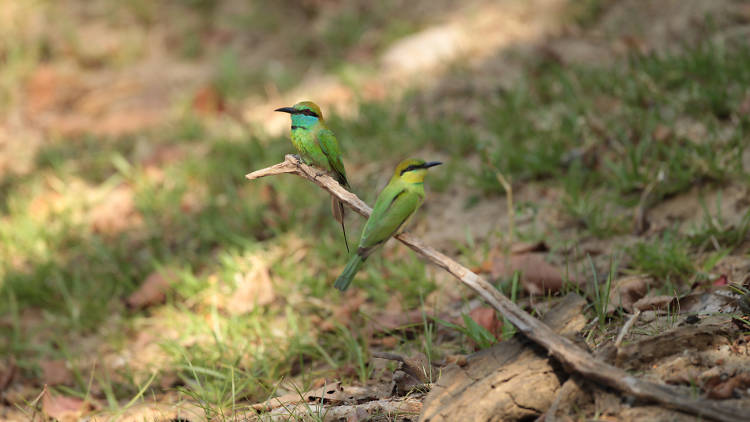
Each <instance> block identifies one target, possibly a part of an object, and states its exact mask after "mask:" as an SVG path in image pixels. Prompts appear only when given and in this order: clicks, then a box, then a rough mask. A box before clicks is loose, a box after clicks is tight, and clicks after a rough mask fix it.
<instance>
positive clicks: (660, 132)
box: [651, 125, 672, 142]
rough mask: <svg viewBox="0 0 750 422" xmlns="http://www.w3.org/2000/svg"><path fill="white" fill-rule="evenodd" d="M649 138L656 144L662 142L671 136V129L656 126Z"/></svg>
mask: <svg viewBox="0 0 750 422" xmlns="http://www.w3.org/2000/svg"><path fill="white" fill-rule="evenodd" d="M651 136H652V137H653V138H654V140H655V141H657V142H664V141H666V140H667V139H668V138H670V137H671V136H672V129H670V128H669V127H668V126H664V125H657V126H656V128H654V131H653V133H652V134H651Z"/></svg>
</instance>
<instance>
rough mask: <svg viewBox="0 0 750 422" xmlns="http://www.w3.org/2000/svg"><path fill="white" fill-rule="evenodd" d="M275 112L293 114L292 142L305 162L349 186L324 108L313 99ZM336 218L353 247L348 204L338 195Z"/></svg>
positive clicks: (334, 136) (333, 198) (335, 203)
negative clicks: (347, 220) (346, 224)
mask: <svg viewBox="0 0 750 422" xmlns="http://www.w3.org/2000/svg"><path fill="white" fill-rule="evenodd" d="M275 111H281V112H284V113H289V114H291V116H292V144H293V145H294V148H295V149H297V152H298V153H299V156H300V158H301V159H302V161H304V162H305V164H308V165H313V166H315V167H318V168H319V169H322V170H325V171H327V172H328V173H330V174H331V175H332V176H333V178H334V179H336V181H338V182H339V183H340V184H341V186H343V187H345V188H347V189H349V182H348V181H347V180H346V170H345V169H344V162H343V161H342V160H341V150H340V149H339V143H338V141H337V140H336V135H334V134H333V132H332V131H331V129H328V126H327V125H326V122H325V120H323V113H321V112H320V107H318V105H317V104H315V103H314V102H312V101H302V102H299V103H297V104H295V105H293V106H291V107H282V108H277V109H276V110H275ZM331 199H332V201H331V210H332V211H333V218H335V219H336V221H338V222H339V223H341V230H342V231H343V232H344V244H346V250H347V251H348V250H349V243H348V242H347V240H346V227H344V204H343V203H341V202H340V201H339V200H337V199H336V198H335V197H332V198H331Z"/></svg>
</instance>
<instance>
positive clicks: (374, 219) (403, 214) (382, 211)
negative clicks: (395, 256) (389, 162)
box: [359, 185, 422, 256]
mask: <svg viewBox="0 0 750 422" xmlns="http://www.w3.org/2000/svg"><path fill="white" fill-rule="evenodd" d="M421 201H422V198H421V197H420V196H419V194H417V193H415V192H413V191H410V190H408V189H406V188H404V187H401V186H391V185H389V186H386V188H385V189H383V192H381V193H380V195H379V196H378V199H377V201H376V202H375V208H373V211H372V215H370V218H369V219H368V220H367V223H366V224H365V228H364V229H363V230H362V237H361V239H360V241H359V247H360V249H364V251H363V252H365V254H364V256H367V255H369V253H368V252H369V249H372V248H374V247H376V246H378V245H379V244H381V243H383V242H385V241H386V240H388V239H389V238H390V237H391V236H393V235H394V234H396V232H397V231H398V229H399V228H401V226H402V225H403V224H404V223H405V222H406V221H407V220H408V219H409V217H410V216H411V215H412V214H413V213H414V211H416V209H417V208H418V207H419V205H420V204H421Z"/></svg>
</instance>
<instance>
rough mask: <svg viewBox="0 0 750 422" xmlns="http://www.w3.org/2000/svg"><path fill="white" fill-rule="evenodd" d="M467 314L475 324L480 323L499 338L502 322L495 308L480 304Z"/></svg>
mask: <svg viewBox="0 0 750 422" xmlns="http://www.w3.org/2000/svg"><path fill="white" fill-rule="evenodd" d="M469 316H470V317H471V319H473V320H474V322H476V323H477V324H479V325H481V326H482V327H483V328H484V329H486V330H487V331H489V332H490V333H491V334H492V335H493V336H495V338H496V339H498V340H499V339H500V336H501V334H502V332H503V324H502V321H500V320H499V319H498V318H497V312H496V311H495V309H493V308H490V307H489V306H480V307H478V308H474V309H472V310H471V312H469Z"/></svg>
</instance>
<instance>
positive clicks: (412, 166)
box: [401, 164, 424, 174]
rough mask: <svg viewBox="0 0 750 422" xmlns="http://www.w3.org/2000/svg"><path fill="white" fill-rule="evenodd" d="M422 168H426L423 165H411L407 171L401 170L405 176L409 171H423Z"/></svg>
mask: <svg viewBox="0 0 750 422" xmlns="http://www.w3.org/2000/svg"><path fill="white" fill-rule="evenodd" d="M422 167H424V165H423V164H412V165H410V166H407V167H406V168H405V169H403V170H401V174H404V173H406V172H407V171H412V170H417V169H421V168H422Z"/></svg>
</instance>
